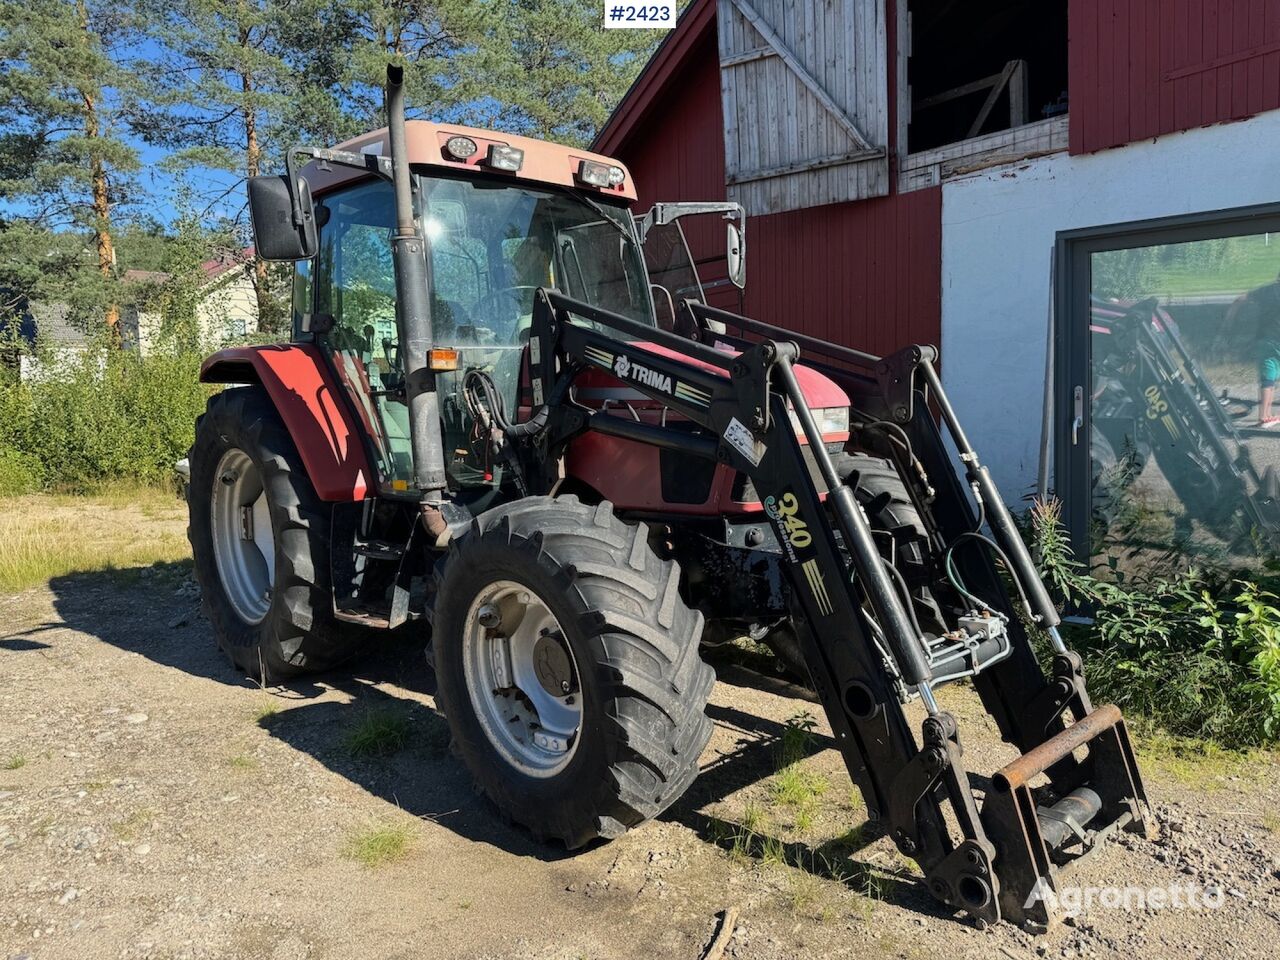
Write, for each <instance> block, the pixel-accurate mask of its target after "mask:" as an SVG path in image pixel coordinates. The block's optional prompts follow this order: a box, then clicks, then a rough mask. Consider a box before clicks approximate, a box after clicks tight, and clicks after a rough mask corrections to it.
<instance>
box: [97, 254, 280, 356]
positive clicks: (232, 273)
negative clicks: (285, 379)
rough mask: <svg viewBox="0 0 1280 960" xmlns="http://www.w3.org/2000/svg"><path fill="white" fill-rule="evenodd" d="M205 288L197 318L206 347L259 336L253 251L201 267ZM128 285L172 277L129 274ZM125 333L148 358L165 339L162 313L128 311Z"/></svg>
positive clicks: (124, 313)
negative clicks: (248, 336) (129, 283)
mask: <svg viewBox="0 0 1280 960" xmlns="http://www.w3.org/2000/svg"><path fill="white" fill-rule="evenodd" d="M200 271H201V272H202V273H203V274H204V277H205V280H204V284H203V286H202V287H201V289H200V302H199V304H198V305H197V307H196V317H197V320H198V322H199V324H200V339H201V341H202V342H203V343H206V344H209V345H211V346H217V345H220V344H223V343H226V342H228V341H231V340H235V339H238V338H240V337H243V336H245V335H246V334H251V333H257V332H258V296H257V291H256V288H255V287H254V283H253V249H252V248H247V249H245V250H239V251H236V252H234V253H226V254H223V255H222V256H219V257H216V258H214V259H212V260H206V261H205V262H204V263H202V264H200ZM124 279H125V280H126V281H132V282H135V283H140V284H141V283H156V284H158V283H164V282H165V281H166V280H168V279H169V275H168V274H166V273H161V272H158V271H152V270H126V271H125V273H124ZM120 323H121V327H122V329H121V333H122V334H123V335H124V337H125V339H126V340H128V341H130V342H132V343H133V344H136V346H137V349H139V350H140V351H142V353H143V354H144V355H145V354H146V353H148V352H150V351H151V350H152V349H154V347H155V346H156V344H157V343H158V342H159V341H160V338H161V337H162V335H163V332H164V331H163V330H162V322H161V317H160V314H159V312H158V311H152V310H146V309H139V308H137V307H136V306H133V307H126V308H125V309H123V310H122V311H121V315H120Z"/></svg>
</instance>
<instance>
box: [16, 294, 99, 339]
mask: <svg viewBox="0 0 1280 960" xmlns="http://www.w3.org/2000/svg"><path fill="white" fill-rule="evenodd" d="M27 313H28V314H29V315H30V317H31V324H30V330H31V333H32V334H37V333H38V334H39V335H40V336H41V337H43V338H44V339H46V340H50V341H53V342H54V343H62V344H67V343H84V342H85V340H86V339H88V338H87V337H86V335H85V331H84V329H83V328H82V327H81V326H79V325H78V324H76V323H74V322H73V321H72V320H71V310H70V308H69V307H68V306H67V305H66V304H65V303H58V302H56V301H54V302H45V303H29V304H27ZM31 339H34V337H32V338H31Z"/></svg>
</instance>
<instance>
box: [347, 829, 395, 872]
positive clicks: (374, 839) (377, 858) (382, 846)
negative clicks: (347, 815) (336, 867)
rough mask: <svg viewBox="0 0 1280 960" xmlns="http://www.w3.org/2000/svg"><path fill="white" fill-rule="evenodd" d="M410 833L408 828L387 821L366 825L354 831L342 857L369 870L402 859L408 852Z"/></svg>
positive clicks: (348, 839)
mask: <svg viewBox="0 0 1280 960" xmlns="http://www.w3.org/2000/svg"><path fill="white" fill-rule="evenodd" d="M411 840H412V832H411V830H410V829H409V827H408V826H406V825H404V824H399V823H391V822H389V821H383V822H377V823H370V824H366V825H365V826H363V827H360V828H358V829H356V830H355V831H354V832H353V833H352V834H351V835H350V836H349V837H348V838H347V842H346V844H345V846H344V847H343V851H342V852H343V856H345V857H346V858H347V859H348V860H354V861H356V862H357V863H360V864H362V865H363V866H365V867H367V868H369V869H370V870H372V869H374V868H375V867H380V866H383V865H384V864H387V863H392V862H394V861H396V860H400V859H402V858H403V857H404V856H405V855H406V854H407V853H408V852H409V844H410V841H411Z"/></svg>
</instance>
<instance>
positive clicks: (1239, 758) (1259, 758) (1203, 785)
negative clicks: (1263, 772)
mask: <svg viewBox="0 0 1280 960" xmlns="http://www.w3.org/2000/svg"><path fill="white" fill-rule="evenodd" d="M1137 727H1138V730H1139V731H1140V732H1137V733H1136V735H1135V737H1134V750H1135V752H1136V753H1137V755H1138V766H1139V768H1140V769H1144V770H1147V769H1150V770H1156V771H1159V772H1161V773H1164V774H1167V775H1168V776H1171V777H1172V778H1173V779H1175V780H1177V781H1179V782H1180V783H1184V784H1187V785H1188V786H1192V787H1196V788H1197V789H1200V790H1222V789H1225V788H1226V787H1227V785H1228V784H1229V782H1230V780H1231V778H1232V777H1239V778H1241V779H1249V778H1250V777H1251V771H1252V770H1254V769H1256V768H1257V767H1258V766H1260V765H1261V766H1266V765H1270V764H1272V763H1275V762H1276V759H1277V755H1276V753H1275V752H1274V751H1269V750H1263V749H1256V748H1255V749H1246V750H1234V749H1232V748H1230V747H1224V746H1221V745H1220V744H1218V743H1217V742H1215V741H1213V740H1201V739H1199V738H1195V737H1177V736H1173V735H1172V734H1168V733H1165V732H1163V731H1161V730H1158V729H1155V728H1153V727H1150V726H1149V725H1147V724H1141V723H1139V724H1137Z"/></svg>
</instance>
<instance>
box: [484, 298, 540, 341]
mask: <svg viewBox="0 0 1280 960" xmlns="http://www.w3.org/2000/svg"><path fill="white" fill-rule="evenodd" d="M537 291H538V288H537V287H532V286H527V285H524V284H520V285H517V286H511V287H498V288H497V289H496V290H490V291H489V292H488V293H486V294H485V295H484V296H483V297H481V298H480V299H479V300H477V301H476V302H475V303H473V304H472V305H471V315H472V316H473V317H477V318H479V317H488V318H491V319H501V320H502V321H504V322H505V323H509V324H510V326H511V336H510V337H508V338H507V339H508V341H509V342H511V343H517V342H519V338H520V317H521V315H522V314H524V313H525V312H526V311H525V306H526V304H527V305H528V307H529V310H530V311H532V309H533V295H534V294H535V293H537ZM500 298H501V299H500ZM491 303H492V306H490V304H491ZM499 304H503V305H505V306H506V307H508V308H510V307H512V306H514V307H515V311H516V312H515V315H514V316H510V315H508V316H498V317H495V314H497V313H498V310H499V309H500V307H499ZM493 326H495V327H496V326H498V324H496V323H495V324H493ZM495 339H501V338H495Z"/></svg>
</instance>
